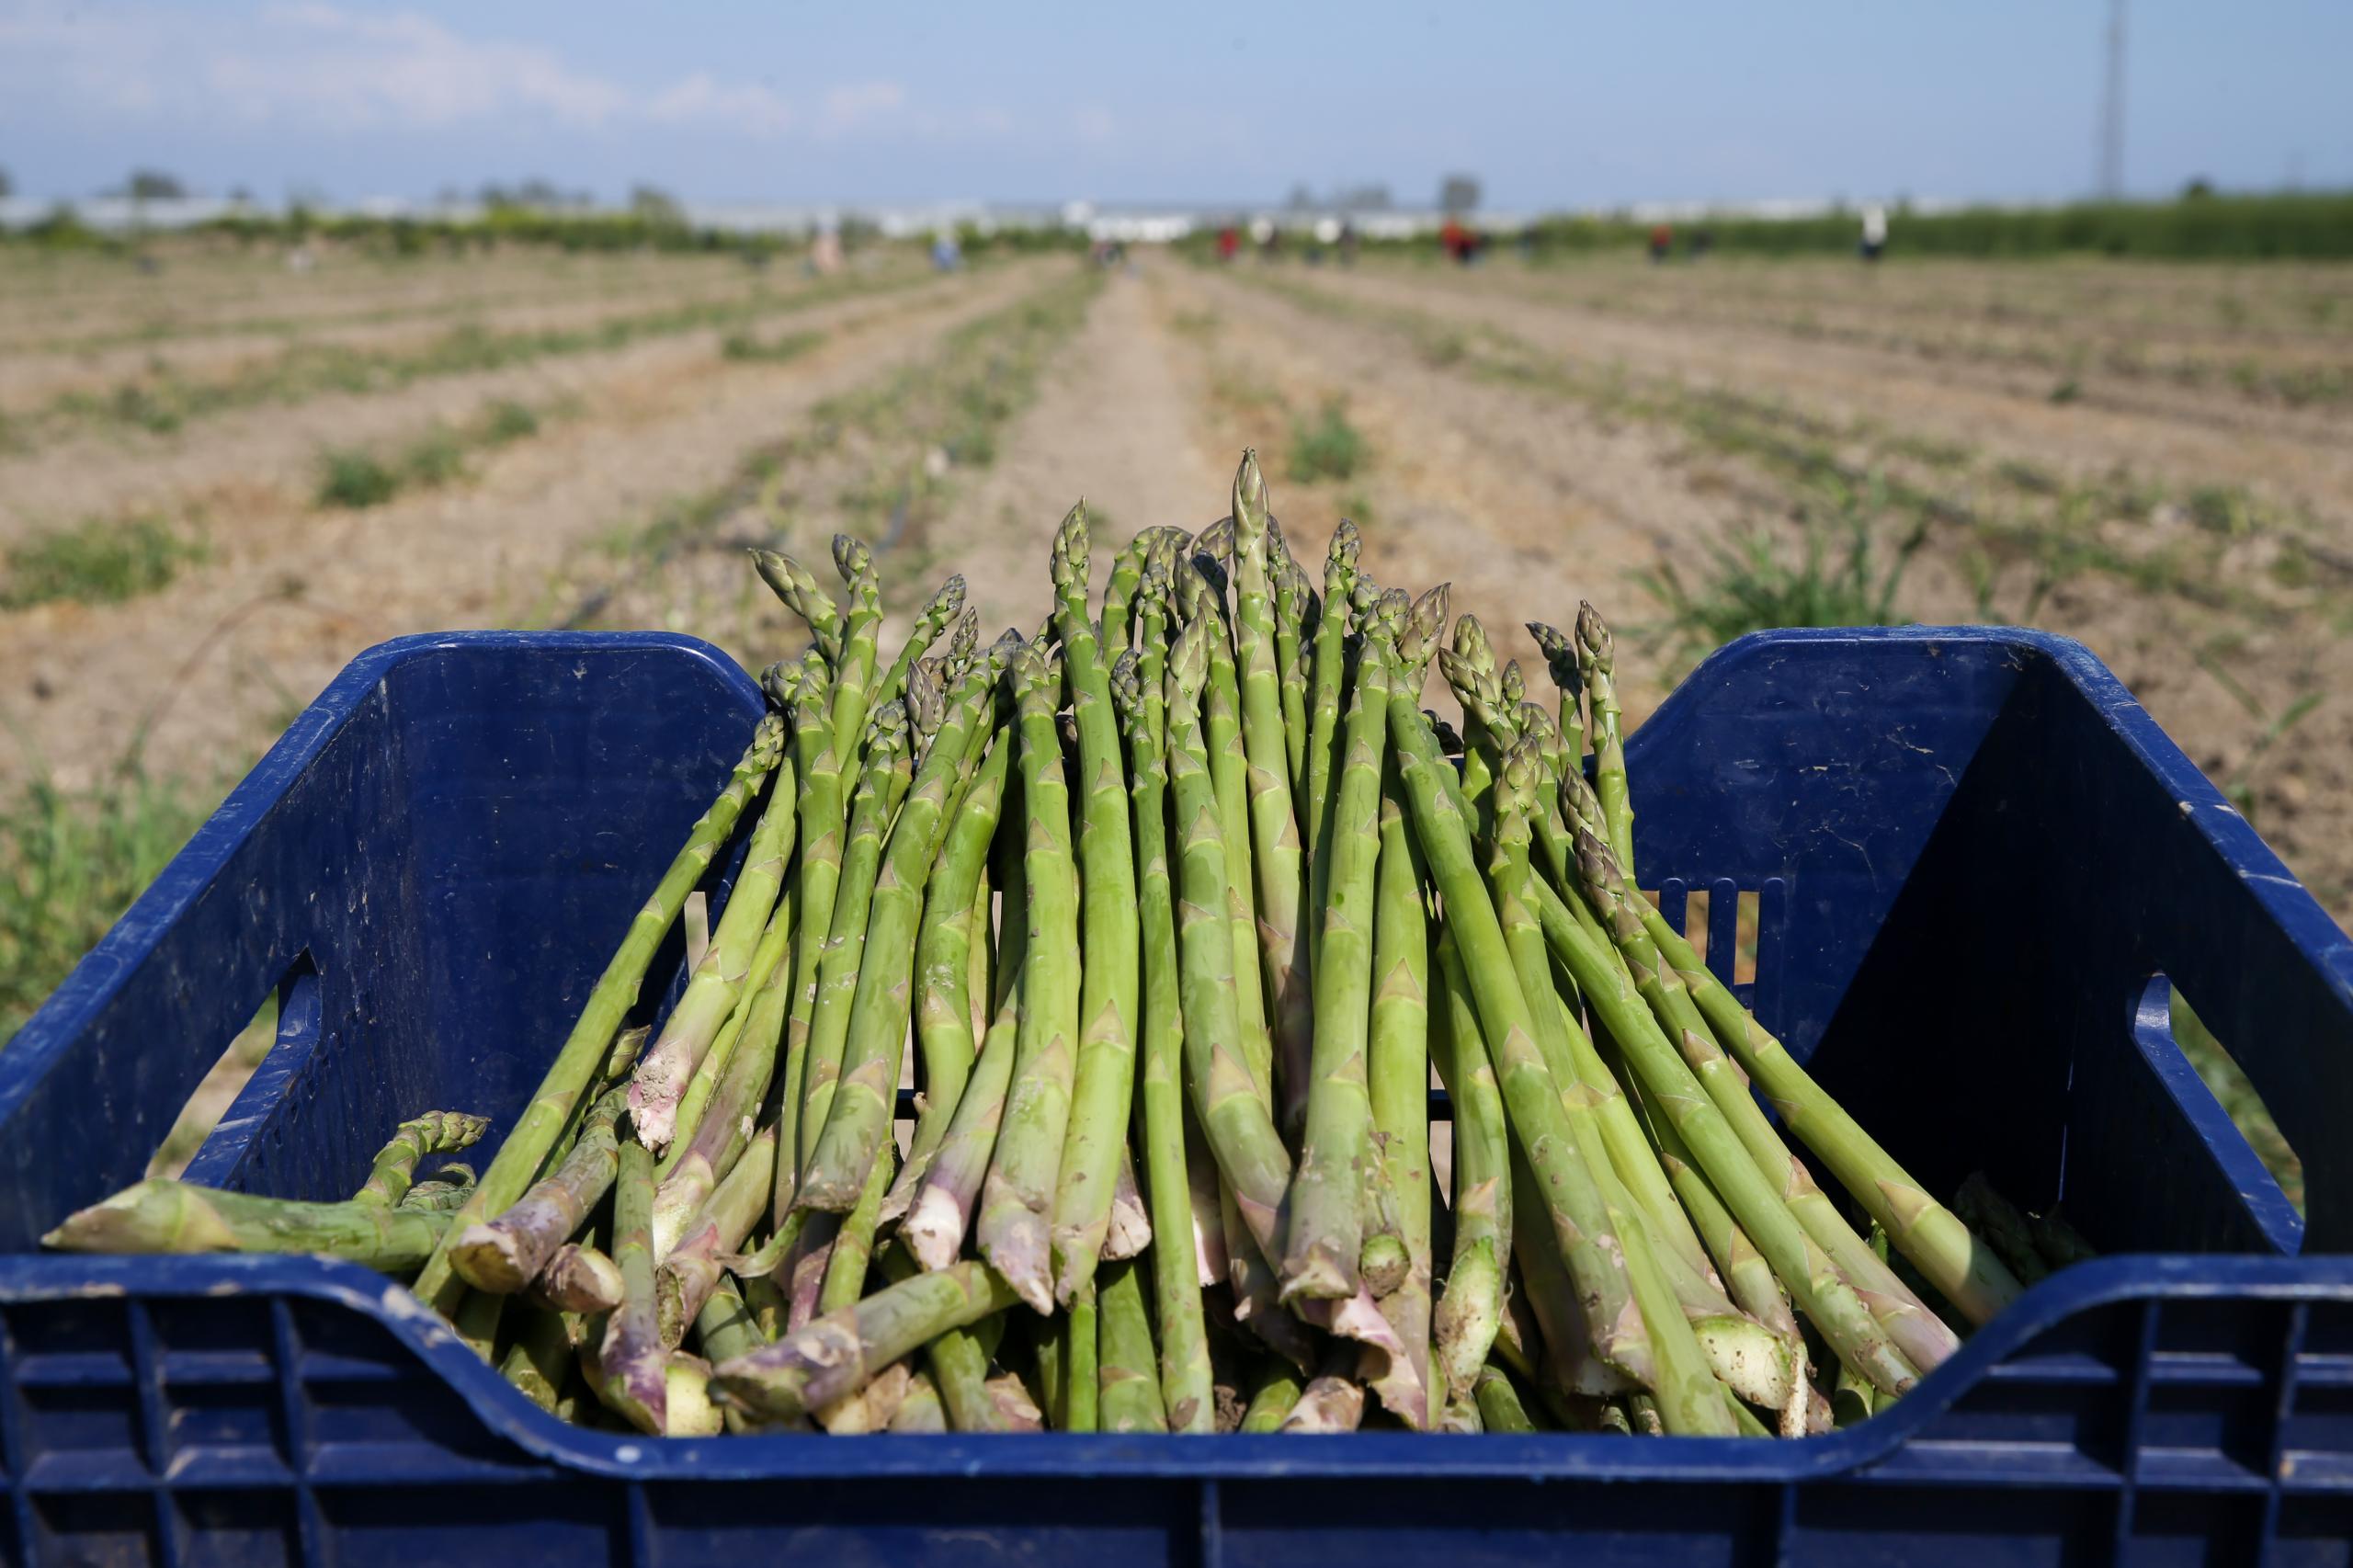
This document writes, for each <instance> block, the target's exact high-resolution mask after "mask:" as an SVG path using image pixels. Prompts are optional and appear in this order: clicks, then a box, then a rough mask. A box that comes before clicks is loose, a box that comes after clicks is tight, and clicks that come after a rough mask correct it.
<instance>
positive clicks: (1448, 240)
mask: <svg viewBox="0 0 2353 1568" xmlns="http://www.w3.org/2000/svg"><path fill="white" fill-rule="evenodd" d="M1486 245H1487V238H1486V236H1485V235H1484V234H1482V233H1479V231H1478V230H1476V229H1473V228H1472V227H1471V226H1470V225H1469V224H1468V223H1465V222H1462V221H1461V219H1460V218H1452V217H1449V219H1447V221H1446V226H1445V227H1444V228H1442V229H1440V230H1439V231H1438V248H1439V249H1440V250H1442V251H1444V252H1446V255H1447V259H1448V260H1449V261H1451V262H1453V263H1454V264H1455V265H1456V266H1458V267H1468V266H1470V265H1471V264H1472V262H1474V261H1476V260H1478V259H1479V253H1480V252H1481V251H1482V250H1484V249H1485V248H1486Z"/></svg>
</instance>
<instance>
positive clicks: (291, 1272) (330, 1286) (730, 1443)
mask: <svg viewBox="0 0 2353 1568" xmlns="http://www.w3.org/2000/svg"><path fill="white" fill-rule="evenodd" d="M247 1295H253V1296H262V1297H301V1298H303V1299H306V1300H311V1301H325V1302H331V1303H333V1304H335V1305H337V1306H340V1307H344V1308H347V1309H349V1310H351V1311H354V1312H362V1313H365V1314H366V1315H367V1316H368V1317H369V1318H371V1319H373V1320H374V1321H375V1322H376V1323H378V1324H381V1325H382V1326H383V1328H384V1329H385V1330H386V1331H387V1332H388V1333H390V1334H391V1335H392V1336H393V1337H394V1338H395V1339H397V1340H398V1341H399V1342H400V1343H401V1344H402V1346H404V1348H406V1349H407V1350H409V1351H410V1352H411V1353H412V1354H414V1355H415V1356H416V1357H417V1358H418V1359H419V1360H420V1361H422V1362H423V1363H424V1366H425V1369H426V1370H427V1371H429V1372H431V1373H432V1374H433V1375H435V1376H438V1377H439V1378H440V1379H441V1380H442V1381H444V1382H445V1383H447V1384H448V1385H449V1388H450V1389H451V1390H452V1391H453V1392H456V1393H457V1394H458V1396H459V1397H460V1399H462V1400H463V1401H464V1402H465V1403H466V1405H467V1407H468V1408H469V1410H470V1411H471V1412H472V1415H473V1416H474V1418H475V1419H476V1420H478V1421H479V1422H480V1423H481V1424H482V1426H483V1428H484V1429H485V1430H486V1431H488V1432H489V1433H490V1434H491V1435H492V1436H493V1437H498V1438H502V1439H504V1440H506V1442H509V1443H511V1444H513V1445H514V1446H515V1447H516V1448H517V1449H522V1450H523V1451H525V1452H526V1453H528V1454H529V1455H530V1456H531V1457H532V1458H534V1459H537V1460H544V1461H547V1462H549V1463H552V1464H556V1465H560V1466H563V1467H564V1468H567V1469H570V1470H574V1471H585V1472H587V1473H591V1474H597V1475H604V1476H608V1477H611V1478H614V1479H622V1480H636V1481H687V1480H696V1479H702V1480H760V1479H776V1480H788V1479H801V1480H805V1479H812V1478H819V1479H822V1478H828V1477H834V1478H841V1479H851V1478H863V1479H872V1478H875V1477H878V1476H917V1475H955V1476H960V1477H974V1478H980V1477H991V1476H1021V1475H1029V1476H1054V1475H1080V1474H1083V1475H1088V1476H1113V1475H1126V1476H1185V1477H1195V1478H1203V1479H1219V1478H1231V1479H1254V1478H1264V1477H1265V1476H1266V1475H1267V1474H1268V1473H1269V1469H1268V1467H1269V1463H1270V1461H1277V1462H1276V1464H1275V1472H1276V1473H1281V1474H1291V1475H1317V1476H1324V1477H1373V1476H1381V1475H1393V1474H1405V1473H1409V1472H1410V1473H1413V1474H1415V1475H1424V1476H1427V1475H1429V1474H1433V1473H1435V1474H1438V1475H1444V1476H1454V1477H1460V1478H1463V1479H1477V1478H1504V1479H1517V1480H1527V1481H1545V1480H1570V1479H1592V1478H1614V1479H1623V1480H1628V1481H1635V1480H1641V1481H1674V1480H1708V1479H1714V1480H1736V1481H1742V1482H1757V1483H1797V1482H1803V1481H1809V1480H1815V1479H1820V1478H1823V1477H1826V1476H1832V1475H1837V1474H1843V1473H1847V1472H1849V1471H1855V1470H1858V1469H1860V1468H1862V1467H1865V1466H1867V1465H1870V1464H1872V1463H1874V1462H1877V1461H1879V1460H1885V1459H1888V1458H1890V1457H1891V1456H1893V1455H1894V1454H1895V1453H1897V1452H1898V1451H1899V1450H1901V1449H1903V1448H1904V1445H1905V1444H1906V1443H1907V1442H1908V1441H1909V1440H1910V1439H1911V1438H1913V1437H1915V1436H1918V1435H1919V1434H1920V1433H1921V1432H1922V1431H1923V1430H1924V1429H1925V1428H1926V1427H1927V1426H1929V1425H1930V1424H1931V1422H1932V1421H1933V1420H1934V1419H1935V1418H1936V1417H1938V1415H1942V1414H1944V1412H1945V1411H1947V1410H1948V1409H1949V1408H1950V1407H1951V1405H1952V1404H1953V1403H1955V1400H1956V1398H1957V1397H1958V1396H1959V1395H1961V1394H1962V1393H1965V1392H1968V1391H1969V1389H1970V1388H1972V1386H1974V1385H1975V1384H1976V1383H1977V1382H1978V1381H1980V1380H1981V1379H1982V1378H1984V1376H1985V1374H1986V1373H1988V1372H1989V1371H1990V1370H1992V1369H1993V1368H1995V1366H1996V1365H1998V1364H1999V1363H2000V1362H2001V1361H2002V1360H2003V1359H2004V1358H2006V1357H2008V1356H2010V1355H2012V1354H2014V1353H2015V1352H2016V1351H2017V1350H2018V1349H2019V1348H2020V1347H2021V1346H2024V1345H2025V1344H2026V1343H2027V1342H2028V1341H2029V1340H2031V1339H2032V1338H2033V1337H2034V1336H2035V1335H2037V1334H2040V1333H2041V1332H2042V1331H2043V1330H2045V1329H2048V1328H2051V1327H2052V1326H2054V1325H2056V1324H2059V1323H2061V1322H2063V1320H2065V1319H2067V1318H2069V1317H2072V1316H2074V1315H2075V1314H2077V1313H2079V1312H2085V1311H2086V1310H2089V1309H2091V1308H2096V1307H2099V1306H2103V1305H2109V1304H2113V1303H2117V1302H2121V1301H2144V1302H2145V1301H2150V1300H2152V1299H2154V1301H2160V1302H2162V1301H2196V1300H2200V1299H2210V1298H2222V1297H2228V1298H2232V1299H2239V1300H2245V1299H2249V1298H2259V1299H2264V1300H2269V1301H2282V1302H2288V1303H2295V1302H2300V1301H2345V1300H2347V1299H2353V1256H2347V1257H2328V1258H2281V1257H2261V1256H2243V1255H2218V1254H2212V1253H2179V1254H2177V1253H2143V1254H2119V1255H2117V1256H2109V1257H2102V1258H2097V1259H2095V1260H2093V1261H2091V1262H2088V1263H2083V1264H2078V1265H2076V1266H2075V1267H2073V1268H2069V1269H2067V1270H2065V1271H2063V1273H2059V1274H2054V1275H2052V1277H2051V1278H2048V1279H2045V1280H2043V1281H2042V1282H2041V1283H2040V1284H2039V1285H2036V1286H2035V1287H2033V1288H2032V1289H2031V1290H2029V1291H2027V1292H2026V1293H2025V1294H2024V1295H2022V1296H2020V1297H2019V1298H2018V1301H2015V1302H2013V1303H2012V1304H2011V1305H2010V1306H2009V1307H2008V1308H2007V1309H2006V1310H2005V1311H2004V1312H2002V1313H2001V1314H2000V1315H1999V1316H1998V1317H1996V1318H1995V1320H1994V1321H1993V1322H1992V1323H1990V1324H1986V1325H1985V1326H1984V1328H1982V1329H1980V1330H1978V1331H1977V1332H1976V1334H1975V1335H1972V1337H1971V1338H1970V1339H1969V1340H1968V1341H1967V1342H1966V1343H1964V1344H1963V1345H1962V1346H1961V1349H1960V1350H1959V1351H1958V1352H1957V1353H1956V1354H1955V1355H1954V1356H1953V1357H1952V1358H1950V1359H1949V1360H1948V1361H1946V1362H1945V1363H1944V1364H1943V1365H1942V1366H1940V1367H1938V1369H1936V1370H1935V1371H1933V1372H1931V1373H1929V1374H1928V1375H1927V1377H1925V1378H1923V1379H1922V1380H1921V1381H1920V1384H1919V1386H1918V1387H1917V1388H1915V1389H1914V1390H1913V1391H1912V1392H1910V1393H1908V1394H1906V1395H1904V1398H1903V1399H1901V1400H1899V1401H1898V1402H1896V1403H1895V1405H1894V1407H1893V1409H1891V1410H1889V1411H1887V1412H1885V1413H1883V1414H1881V1415H1874V1416H1872V1417H1871V1418H1870V1420H1869V1421H1866V1422H1863V1423H1861V1424H1859V1425H1857V1426H1850V1427H1847V1428H1845V1429H1843V1430H1840V1431H1836V1432H1831V1433H1826V1434H1824V1435H1821V1436H1818V1437H1802V1438H1795V1439H1775V1440H1769V1441H1753V1440H1749V1439H1745V1438H1740V1437H1730V1438H1724V1437H1663V1438H1654V1439H1651V1440H1648V1441H1644V1442H1642V1443H1639V1444H1628V1443H1625V1442H1622V1441H1620V1439H1619V1438H1617V1437H1615V1436H1613V1435H1611V1434H1607V1433H1572V1432H1542V1433H1536V1434H1532V1435H1525V1436H1502V1435H1496V1434H1482V1435H1480V1436H1479V1437H1478V1438H1477V1439H1476V1440H1472V1441H1449V1440H1447V1439H1446V1438H1445V1437H1439V1436H1436V1435H1433V1434H1427V1433H1416V1432H1358V1433H1354V1434H1350V1435H1349V1436H1348V1438H1347V1441H1345V1442H1333V1443H1318V1444H1310V1445H1307V1446H1305V1447H1302V1445H1301V1443H1300V1441H1299V1439H1297V1438H1296V1437H1286V1436H1282V1435H1279V1434H1274V1433H1267V1434H1252V1435H1246V1436H1245V1435H1244V1434H1240V1433H1227V1434H1223V1435H1221V1436H1220V1437H1192V1436H1185V1435H1177V1434H1161V1433H1138V1434H1114V1433H1099V1432H1098V1433H1090V1434H1074V1433H1037V1434H997V1433H973V1434H957V1433H949V1434H941V1435H936V1436H926V1437H921V1438H919V1439H916V1440H915V1441H912V1442H903V1441H899V1440H895V1439H894V1440H892V1441H890V1442H887V1443H835V1442H827V1441H825V1440H824V1439H823V1438H821V1437H808V1436H805V1435H799V1434H787V1435H777V1436H766V1437H762V1436H746V1437H737V1436H733V1435H728V1436H722V1437H642V1436H638V1435H635V1434H627V1433H611V1432H599V1431H594V1430H591V1429H589V1428H585V1427H580V1426H571V1425H568V1424H567V1423H565V1422H563V1421H560V1420H558V1419H557V1418H556V1417H555V1416H554V1415H550V1414H549V1413H547V1412H545V1411H543V1410H541V1409H540V1408H539V1406H537V1405H535V1404H533V1403H531V1402H530V1401H529V1399H527V1398H525V1397H524V1396H523V1394H522V1393H521V1392H520V1391H518V1390H517V1389H516V1388H514V1387H513V1386H512V1385H511V1384H509V1383H508V1382H506V1380H505V1379H503V1378H501V1377H500V1376H499V1375H498V1373H497V1371H496V1370H495V1369H494V1368H492V1367H491V1366H490V1365H489V1364H488V1363H487V1362H485V1361H483V1359H482V1358H480V1357H479V1356H477V1355H475V1354H474V1352H473V1351H472V1350H471V1349H469V1348H468V1347H467V1346H466V1345H465V1343H464V1342H463V1341H462V1340H460V1338H459V1337H458V1335H457V1334H456V1332H455V1331H454V1330H453V1329H451V1328H450V1327H449V1325H448V1324H444V1323H443V1322H442V1321H441V1319H440V1318H439V1316H438V1314H436V1313H435V1312H433V1311H432V1310H431V1309H430V1308H428V1307H426V1305H425V1304H424V1303H423V1302H422V1301H418V1300H417V1299H416V1297H415V1296H414V1295H413V1294H411V1293H410V1291H409V1290H408V1288H407V1287H406V1286H404V1285H402V1284H399V1283H397V1282H395V1281H392V1280H390V1279H387V1278H384V1277H383V1276H381V1275H379V1274H376V1273H374V1272H373V1271H371V1270H369V1269H368V1268H365V1267H361V1266H359V1265H358V1264H352V1263H343V1262H338V1261H335V1260H333V1259H328V1258H316V1257H244V1256H153V1257H108V1256H55V1255H42V1254H32V1253H22V1254H17V1255H14V1256H7V1257H5V1258H0V1301H20V1302H21V1301H72V1300H80V1301H126V1300H153V1299H213V1300H218V1299H222V1298H224V1297H238V1296H247ZM281 1375H286V1376H295V1375H299V1374H298V1373H297V1372H296V1371H295V1370H294V1369H281ZM2133 1375H2134V1373H2133V1372H2131V1370H2129V1369H2128V1370H2125V1371H2121V1372H2120V1373H2119V1376H2120V1379H2130V1378H2131V1377H2132V1376H2133Z"/></svg>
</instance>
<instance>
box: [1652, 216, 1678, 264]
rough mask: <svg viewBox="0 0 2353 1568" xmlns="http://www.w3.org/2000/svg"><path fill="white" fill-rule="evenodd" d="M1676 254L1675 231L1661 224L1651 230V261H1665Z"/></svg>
mask: <svg viewBox="0 0 2353 1568" xmlns="http://www.w3.org/2000/svg"><path fill="white" fill-rule="evenodd" d="M1674 254H1675V231H1674V230H1673V229H1670V228H1668V227H1667V226H1666V225H1665V224H1664V223H1661V224H1659V225H1658V226H1656V227H1655V228H1654V229H1652V230H1651V259H1652V260H1653V261H1665V259H1666V258H1667V257H1668V256H1673V255H1674Z"/></svg>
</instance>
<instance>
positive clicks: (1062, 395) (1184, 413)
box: [926, 263, 1238, 634]
mask: <svg viewBox="0 0 2353 1568" xmlns="http://www.w3.org/2000/svg"><path fill="white" fill-rule="evenodd" d="M1168 270H1170V268H1169V267H1168V266H1167V265H1166V264H1165V263H1164V264H1159V265H1156V266H1153V267H1150V268H1149V269H1148V270H1145V269H1139V270H1138V271H1137V272H1135V273H1131V274H1123V275H1120V276H1117V277H1114V278H1110V279H1109V280H1108V282H1107V283H1106V285H1105V286H1104V290H1103V292H1102V294H1101V295H1100V296H1098V298H1097V301H1096V303H1095V307H1094V310H1093V311H1092V312H1091V313H1090V314H1089V316H1088V318H1087V322H1086V326H1085V327H1083V328H1082V329H1081V330H1080V332H1079V334H1078V335H1077V337H1076V338H1075V339H1074V340H1073V342H1072V343H1071V345H1070V347H1069V348H1068V350H1067V351H1066V352H1065V353H1064V354H1063V362H1062V364H1061V365H1060V366H1059V367H1058V368H1057V369H1055V370H1054V371H1051V372H1050V373H1049V374H1048V376H1047V377H1046V380H1045V384H1044V387H1043V390H1042V391H1041V392H1040V396H1039V398H1038V401H1037V402H1036V403H1033V404H1031V405H1030V407H1029V410H1028V411H1027V412H1026V413H1024V414H1022V415H1019V416H1018V417H1017V419H1016V421H1015V422H1014V426H1013V429H1012V430H1011V432H1010V433H1009V434H1008V435H1007V436H1006V440H1005V442H1004V450H1003V452H1002V454H1001V455H1000V456H999V457H998V459H997V460H996V463H995V465H994V466H993V467H992V468H991V469H990V471H989V472H988V474H987V476H986V477H985V478H984V479H983V481H982V483H980V484H978V485H977V486H975V487H974V489H973V492H972V495H971V497H970V499H969V500H963V501H960V503H959V505H958V506H957V508H956V512H957V517H956V521H955V523H954V524H953V525H952V527H951V528H944V529H943V528H935V529H934V530H933V534H932V537H931V538H930V539H929V540H926V545H927V547H928V551H929V553H930V555H931V556H932V557H933V558H934V559H936V560H939V561H944V562H949V563H950V564H952V565H953V566H954V568H955V569H956V570H957V571H959V572H961V573H963V574H964V579H965V582H966V584H967V585H968V586H969V588H970V590H971V596H972V597H971V600H970V602H971V603H972V604H974V605H977V606H978V607H980V611H981V624H982V625H983V627H987V628H990V629H992V630H995V629H998V628H1002V627H1007V626H1010V627H1016V628H1018V629H1019V630H1021V631H1023V632H1024V633H1025V634H1026V633H1027V632H1028V631H1029V629H1030V628H1032V627H1034V626H1036V625H1037V624H1038V623H1039V621H1040V619H1043V617H1044V616H1045V614H1046V612H1047V611H1048V609H1049V608H1051V602H1052V585H1051V578H1050V577H1049V575H1048V571H1047V546H1048V543H1049V542H1050V541H1051V540H1052V538H1053V531H1054V528H1055V525H1057V524H1058V523H1060V522H1061V521H1062V519H1063V514H1064V513H1066V512H1067V511H1069V510H1070V507H1071V505H1072V504H1073V503H1074V502H1075V501H1077V500H1079V499H1081V498H1082V497H1084V498H1085V500H1086V505H1087V509H1088V511H1089V512H1090V513H1092V514H1093V515H1094V516H1095V517H1096V518H1097V522H1096V526H1095V530H1094V540H1095V550H1094V554H1095V560H1094V562H1093V566H1094V575H1095V581H1096V583H1097V585H1098V586H1099V585H1101V583H1102V581H1103V578H1104V575H1105V573H1106V570H1107V568H1108V561H1109V558H1110V555H1111V552H1112V551H1113V550H1114V549H1115V548H1116V547H1117V546H1118V545H1120V544H1122V543H1125V542H1126V540H1128V539H1129V537H1130V536H1131V535H1132V534H1134V533H1135V532H1136V531H1137V530H1138V529H1139V528H1151V527H1155V526H1159V525H1163V524H1173V525H1175V526H1176V527H1179V528H1202V527H1206V526H1207V525H1208V524H1210V523H1212V522H1215V521H1216V520H1217V519H1218V518H1220V517H1223V516H1224V515H1225V513H1226V511H1227V505H1226V502H1227V497H1228V495H1229V494H1230V493H1231V489H1232V483H1233V462H1232V460H1228V459H1226V458H1224V457H1223V456H1222V452H1221V450H1220V449H1218V448H1215V447H1212V446H1210V445H1208V444H1207V443H1206V440H1205V437H1206V435H1207V432H1205V431H1204V430H1203V429H1202V428H1201V426H1200V425H1199V404H1198V402H1197V401H1196V400H1195V399H1194V398H1193V397H1191V396H1190V395H1189V389H1188V387H1187V386H1186V385H1185V384H1184V382H1183V381H1181V380H1180V379H1179V376H1178V374H1177V370H1176V365H1175V364H1174V362H1173V359H1172V355H1171V344H1170V338H1169V335H1168V331H1167V329H1166V327H1165V325H1164V324H1162V323H1161V322H1160V320H1159V319H1158V318H1157V316H1156V314H1155V312H1154V310H1153V308H1152V301H1151V297H1150V290H1151V288H1152V283H1151V282H1150V281H1149V280H1148V279H1149V278H1155V277H1157V275H1159V274H1160V273H1163V272H1166V271H1168ZM1237 455H1238V454H1237Z"/></svg>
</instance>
